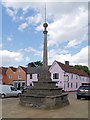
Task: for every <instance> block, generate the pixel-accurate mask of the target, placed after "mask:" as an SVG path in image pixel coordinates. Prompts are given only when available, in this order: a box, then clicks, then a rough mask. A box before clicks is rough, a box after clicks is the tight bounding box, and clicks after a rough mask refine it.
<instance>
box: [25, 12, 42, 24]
mask: <svg viewBox="0 0 90 120" xmlns="http://www.w3.org/2000/svg"><path fill="white" fill-rule="evenodd" d="M26 21H27V22H28V24H35V25H37V24H39V23H41V22H42V16H41V14H39V13H38V14H36V15H35V16H28V17H27V18H26Z"/></svg>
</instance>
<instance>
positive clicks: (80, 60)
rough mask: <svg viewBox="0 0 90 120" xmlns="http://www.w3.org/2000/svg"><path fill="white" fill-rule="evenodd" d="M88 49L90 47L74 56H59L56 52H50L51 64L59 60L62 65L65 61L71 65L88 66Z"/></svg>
mask: <svg viewBox="0 0 90 120" xmlns="http://www.w3.org/2000/svg"><path fill="white" fill-rule="evenodd" d="M88 48H90V46H89V47H88V46H86V47H84V48H82V49H81V50H80V51H79V52H78V53H76V54H74V55H71V54H70V53H67V54H59V53H58V52H57V51H55V50H52V51H49V64H52V62H53V61H54V60H57V61H60V62H62V63H65V61H69V62H70V64H71V65H76V64H78V65H80V64H81V65H86V66H88V61H89V58H88V56H89V55H88ZM83 55H84V57H83Z"/></svg>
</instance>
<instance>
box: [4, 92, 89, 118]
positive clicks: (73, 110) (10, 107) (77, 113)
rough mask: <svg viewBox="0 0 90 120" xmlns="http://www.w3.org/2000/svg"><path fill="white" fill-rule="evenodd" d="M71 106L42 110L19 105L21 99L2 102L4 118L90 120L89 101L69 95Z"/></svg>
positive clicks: (72, 94)
mask: <svg viewBox="0 0 90 120" xmlns="http://www.w3.org/2000/svg"><path fill="white" fill-rule="evenodd" d="M69 101H70V105H68V106H65V107H63V108H60V109H53V110H42V109H35V108H30V107H24V106H21V105H19V98H5V99H3V100H2V117H3V118H88V112H90V111H88V100H84V99H82V100H77V99H76V96H75V93H73V92H70V93H69ZM89 104H90V101H89Z"/></svg>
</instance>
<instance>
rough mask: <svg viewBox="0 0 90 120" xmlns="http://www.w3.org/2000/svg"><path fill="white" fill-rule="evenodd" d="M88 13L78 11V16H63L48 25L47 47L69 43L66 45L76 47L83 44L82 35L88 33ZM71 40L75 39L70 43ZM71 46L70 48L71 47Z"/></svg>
mask: <svg viewBox="0 0 90 120" xmlns="http://www.w3.org/2000/svg"><path fill="white" fill-rule="evenodd" d="M87 20H88V11H87V10H85V11H78V14H70V15H65V16H63V17H62V18H61V19H57V20H55V21H54V22H53V23H51V24H49V28H48V31H49V32H48V34H49V38H48V39H49V40H48V46H54V45H57V43H58V44H60V43H62V42H65V41H69V43H68V45H69V47H70V45H71V44H72V45H73V46H74V45H78V44H80V43H81V42H83V37H84V34H86V32H87V31H88V29H87V24H88V22H87ZM72 39H75V40H73V41H71V40H72ZM72 45H71V47H72Z"/></svg>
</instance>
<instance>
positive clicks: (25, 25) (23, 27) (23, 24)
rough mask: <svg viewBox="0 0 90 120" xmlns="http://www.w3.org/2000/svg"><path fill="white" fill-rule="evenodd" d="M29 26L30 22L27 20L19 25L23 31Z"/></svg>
mask: <svg viewBox="0 0 90 120" xmlns="http://www.w3.org/2000/svg"><path fill="white" fill-rule="evenodd" d="M27 27H28V24H27V23H26V22H25V23H22V24H21V25H20V26H19V27H18V30H20V31H22V30H24V29H25V28H27Z"/></svg>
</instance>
